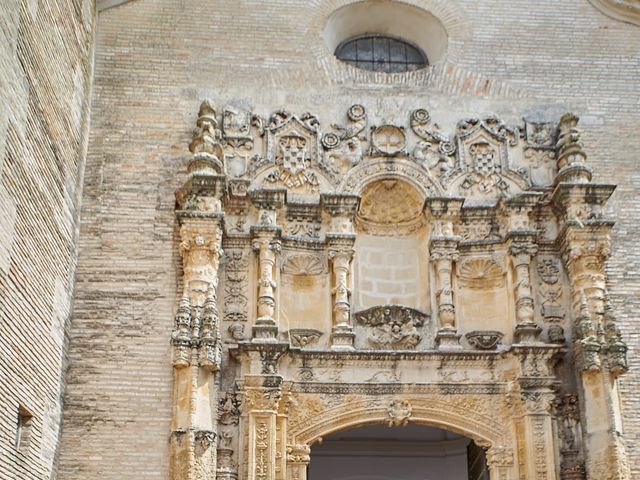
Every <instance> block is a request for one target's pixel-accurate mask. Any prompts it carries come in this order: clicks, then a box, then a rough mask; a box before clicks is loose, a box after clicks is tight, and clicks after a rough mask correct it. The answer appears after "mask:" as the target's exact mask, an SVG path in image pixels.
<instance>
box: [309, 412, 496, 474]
mask: <svg viewBox="0 0 640 480" xmlns="http://www.w3.org/2000/svg"><path fill="white" fill-rule="evenodd" d="M308 480H489V474H488V470H487V464H486V457H485V454H484V450H483V449H481V448H480V447H478V446H477V445H476V444H475V443H474V442H473V441H472V440H471V439H469V438H467V437H464V436H462V435H458V434H456V433H453V432H449V431H446V430H441V429H439V428H432V427H427V426H423V425H413V424H412V425H407V426H406V427H388V426H386V425H368V426H364V427H361V428H354V429H350V430H344V431H341V432H337V433H334V434H332V435H328V436H326V437H325V438H324V440H323V442H322V444H319V445H314V446H313V447H312V448H311V463H310V464H309V473H308Z"/></svg>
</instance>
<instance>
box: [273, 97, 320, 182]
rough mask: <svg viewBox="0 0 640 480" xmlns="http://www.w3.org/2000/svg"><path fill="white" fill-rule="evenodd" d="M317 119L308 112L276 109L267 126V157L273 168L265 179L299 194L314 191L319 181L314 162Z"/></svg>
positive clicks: (316, 143)
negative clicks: (299, 115) (293, 113)
mask: <svg viewBox="0 0 640 480" xmlns="http://www.w3.org/2000/svg"><path fill="white" fill-rule="evenodd" d="M318 152H319V137H318V119H317V118H316V117H315V116H313V115H311V114H310V113H305V114H304V115H302V116H301V117H297V116H296V115H292V114H291V113H289V112H286V111H284V110H278V111H277V112H275V113H274V114H273V115H271V118H270V119H269V123H268V126H267V158H268V159H273V162H274V163H275V165H276V168H275V169H274V170H272V171H271V172H270V173H269V174H268V175H267V176H266V177H265V180H266V181H267V182H268V183H271V184H281V185H284V186H286V187H287V188H289V189H292V190H295V191H299V192H301V193H317V192H318V191H319V181H318V177H317V174H316V172H315V171H314V170H313V166H314V165H319V160H318Z"/></svg>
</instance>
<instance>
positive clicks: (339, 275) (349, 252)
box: [322, 195, 359, 350]
mask: <svg viewBox="0 0 640 480" xmlns="http://www.w3.org/2000/svg"><path fill="white" fill-rule="evenodd" d="M358 200H359V199H358V197H357V196H354V195H323V196H322V204H323V206H324V208H325V210H326V211H328V212H329V214H330V215H331V226H330V231H329V232H328V233H327V236H326V238H327V244H328V247H329V258H330V259H331V265H332V271H333V289H332V296H333V326H332V328H331V349H332V350H353V349H354V340H355V334H354V333H353V324H352V321H351V288H350V286H351V278H352V260H353V254H354V249H353V246H354V243H355V239H356V237H355V233H354V228H353V219H354V217H355V213H356V210H357V206H358Z"/></svg>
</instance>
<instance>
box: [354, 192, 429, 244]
mask: <svg viewBox="0 0 640 480" xmlns="http://www.w3.org/2000/svg"><path fill="white" fill-rule="evenodd" d="M422 204H423V199H422V197H421V196H420V194H419V193H418V191H416V189H415V188H413V187H412V186H411V185H410V184H408V183H406V182H401V181H397V180H380V181H378V182H375V183H373V184H371V185H368V186H367V188H365V190H364V191H363V192H362V198H361V200H360V208H359V209H358V214H357V216H356V224H357V225H358V226H359V227H360V228H361V229H362V230H364V231H365V232H367V233H371V234H374V235H398V234H410V233H412V232H415V231H416V230H418V229H419V228H420V227H422V226H423V225H424V221H423V216H422Z"/></svg>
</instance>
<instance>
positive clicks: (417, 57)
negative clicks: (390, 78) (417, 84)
mask: <svg viewBox="0 0 640 480" xmlns="http://www.w3.org/2000/svg"><path fill="white" fill-rule="evenodd" d="M335 55H336V57H337V58H338V59H339V60H342V61H343V62H346V63H348V64H350V65H353V66H354V67H357V68H361V69H364V70H371V71H374V72H386V73H399V72H412V71H414V70H420V69H422V68H425V67H426V66H427V65H429V61H428V60H427V56H426V55H425V53H424V52H423V51H422V50H421V49H420V48H418V47H417V46H415V45H413V44H412V43H409V42H407V41H406V40H403V39H401V38H397V37H391V36H388V35H372V34H367V35H359V36H357V37H352V38H349V39H348V40H345V41H344V42H342V43H341V44H340V45H338V48H336V52H335Z"/></svg>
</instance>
